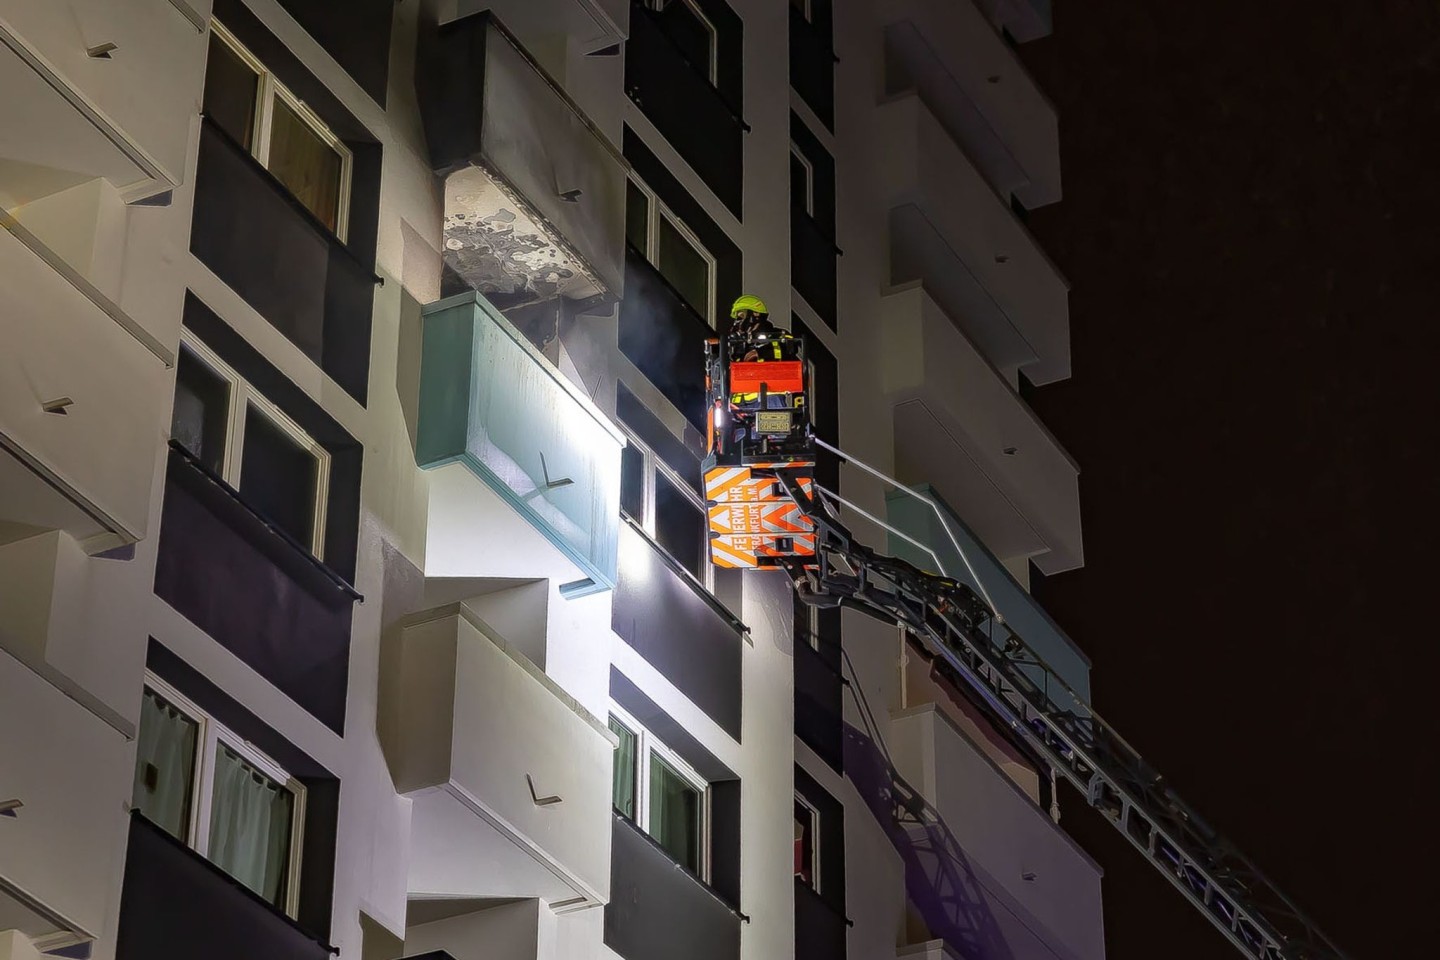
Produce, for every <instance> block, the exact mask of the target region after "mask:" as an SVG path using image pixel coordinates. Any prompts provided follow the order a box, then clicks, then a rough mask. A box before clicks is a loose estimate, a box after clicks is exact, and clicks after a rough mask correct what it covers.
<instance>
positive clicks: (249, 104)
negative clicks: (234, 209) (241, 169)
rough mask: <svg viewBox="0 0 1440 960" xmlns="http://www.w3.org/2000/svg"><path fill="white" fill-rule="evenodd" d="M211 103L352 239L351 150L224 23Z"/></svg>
mask: <svg viewBox="0 0 1440 960" xmlns="http://www.w3.org/2000/svg"><path fill="white" fill-rule="evenodd" d="M204 109H205V114H206V115H207V116H208V117H209V118H210V119H211V120H212V121H214V122H215V124H216V125H217V126H219V127H220V129H222V130H224V131H225V132H226V133H227V134H229V135H230V137H231V139H233V140H234V141H235V142H236V143H238V144H240V146H242V147H243V148H245V149H246V150H249V151H250V154H251V155H252V156H253V157H254V158H255V159H256V160H258V161H259V162H260V163H261V164H262V165H263V166H264V167H265V169H267V170H269V171H270V172H271V173H272V174H274V176H275V179H277V180H279V181H280V182H281V183H282V184H284V185H285V188H286V189H287V190H289V191H290V193H291V194H293V195H294V197H295V199H297V200H299V201H300V203H301V204H302V205H303V206H304V207H305V209H307V210H309V211H310V212H311V213H313V214H314V215H315V216H316V217H317V218H318V219H319V220H320V222H321V223H323V224H324V225H325V226H326V227H327V228H328V229H329V230H330V231H331V232H333V233H334V234H335V235H336V236H337V237H339V238H340V239H342V240H343V239H345V231H346V227H347V225H348V224H347V219H348V214H349V209H348V208H349V203H348V199H349V194H350V167H351V163H350V151H349V150H348V149H347V148H346V146H345V144H344V143H342V142H341V141H340V138H339V137H337V136H335V134H333V133H331V132H330V128H329V127H327V126H326V125H325V123H324V122H323V121H322V120H321V119H320V118H319V117H317V116H316V115H315V113H314V112H313V111H312V110H311V109H310V108H309V107H307V106H305V104H304V103H302V102H301V101H300V99H299V98H298V97H296V96H295V95H294V94H293V93H291V92H290V91H289V90H287V89H286V88H285V86H284V85H283V84H281V83H280V81H279V80H277V79H276V78H275V76H274V74H272V73H270V71H268V70H266V69H265V66H264V64H262V63H261V62H260V61H259V60H257V59H256V58H255V56H254V55H253V54H251V53H250V51H248V50H246V49H245V47H244V45H242V44H241V43H240V41H239V40H237V39H235V37H234V36H233V35H232V34H231V33H230V31H228V30H226V29H225V28H224V27H223V26H221V25H220V24H219V23H214V24H213V26H212V29H211V33H210V55H209V62H208V65H207V66H206V70H205V101H204Z"/></svg>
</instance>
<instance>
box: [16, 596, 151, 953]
mask: <svg viewBox="0 0 1440 960" xmlns="http://www.w3.org/2000/svg"><path fill="white" fill-rule="evenodd" d="M12 626H13V621H11V620H10V619H9V618H8V617H5V616H4V615H3V614H0V633H3V632H7V631H8V629H9V628H10V627H12ZM133 763H134V754H133V750H132V749H131V747H130V746H129V744H127V743H126V740H125V737H124V735H122V734H121V733H119V732H118V731H116V730H115V729H112V728H111V727H109V726H107V725H106V724H104V723H102V722H101V721H100V720H98V719H96V718H95V717H94V716H92V715H91V714H90V713H88V712H86V711H85V710H84V709H82V708H81V707H80V706H79V705H77V704H76V703H75V702H74V701H72V700H71V699H69V698H68V697H66V695H65V694H64V693H62V692H61V691H60V690H58V689H56V688H55V687H54V686H52V685H51V684H49V683H47V682H46V681H45V680H43V679H41V677H40V676H38V675H37V674H36V673H34V672H32V671H31V670H28V669H26V668H25V667H24V666H22V665H20V664H19V663H17V662H16V661H15V660H12V659H11V658H10V657H9V656H7V655H6V654H5V653H4V652H0V804H5V805H8V804H9V803H10V802H11V801H19V803H20V805H19V806H16V807H13V808H11V810H10V814H8V815H5V816H0V917H3V918H4V919H5V921H6V923H5V925H6V926H7V927H10V926H12V925H13V926H16V927H19V929H21V930H22V931H23V932H25V933H26V935H27V936H28V937H30V938H32V939H34V940H36V941H37V943H38V944H40V945H42V946H43V947H44V949H46V950H52V949H55V950H58V949H60V948H62V947H65V946H68V945H72V944H76V943H82V942H84V941H86V940H89V939H92V938H94V937H100V936H104V935H105V934H106V933H107V929H106V928H107V927H108V925H109V920H108V918H109V916H110V910H111V902H112V901H111V897H112V895H113V883H114V877H115V874H116V872H117V871H118V869H119V861H120V854H121V850H122V848H123V845H124V842H125V840H124V838H125V827H126V824H125V819H126V818H125V809H124V808H125V803H126V801H127V800H129V799H130V790H131V785H132V781H133V776H134V767H133Z"/></svg>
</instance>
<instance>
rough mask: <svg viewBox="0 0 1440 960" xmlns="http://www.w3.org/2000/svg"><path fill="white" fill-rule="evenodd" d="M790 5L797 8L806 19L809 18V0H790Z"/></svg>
mask: <svg viewBox="0 0 1440 960" xmlns="http://www.w3.org/2000/svg"><path fill="white" fill-rule="evenodd" d="M790 6H792V7H794V8H795V9H796V10H799V11H800V15H801V16H803V17H804V18H805V19H806V20H809V19H810V0H790Z"/></svg>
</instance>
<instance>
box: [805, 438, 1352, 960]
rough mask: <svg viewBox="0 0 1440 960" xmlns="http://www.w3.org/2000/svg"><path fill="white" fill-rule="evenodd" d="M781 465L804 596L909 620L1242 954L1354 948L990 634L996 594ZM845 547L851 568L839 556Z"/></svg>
mask: <svg viewBox="0 0 1440 960" xmlns="http://www.w3.org/2000/svg"><path fill="white" fill-rule="evenodd" d="M826 447H827V449H830V450H831V451H832V452H834V453H837V454H839V455H840V456H841V457H844V458H845V459H846V460H848V461H850V462H851V463H857V462H856V461H854V460H853V458H850V457H847V456H846V455H845V454H844V453H842V452H841V451H839V450H836V449H835V448H833V447H829V445H828V444H827V445H826ZM860 466H861V467H862V469H866V470H867V471H869V472H875V473H876V475H877V476H880V477H881V478H882V479H884V480H886V481H887V482H888V483H891V484H893V485H894V486H895V487H896V488H897V489H906V488H904V487H902V486H901V485H900V484H898V483H896V482H895V481H893V480H891V479H890V478H888V477H884V475H883V474H879V473H878V472H877V471H874V470H873V468H866V467H864V465H863V464H860ZM777 475H778V479H779V481H780V482H781V484H782V485H783V487H784V489H785V491H786V493H787V494H788V495H789V496H790V497H791V499H793V500H794V501H795V503H796V505H797V506H799V508H800V510H801V511H802V512H803V513H804V514H805V516H806V517H807V518H808V519H809V520H810V521H811V522H812V523H813V524H814V525H815V531H816V552H817V555H816V557H815V558H813V559H811V560H810V561H809V569H806V565H805V564H804V563H802V562H801V561H799V560H798V559H797V560H795V561H793V562H791V563H788V564H786V571H787V572H788V573H789V575H790V577H791V579H792V581H793V583H794V586H795V589H796V591H797V593H798V594H799V596H800V599H801V600H803V601H804V602H806V603H809V604H812V605H817V606H845V607H851V608H854V609H859V610H861V611H863V612H865V613H867V614H870V615H871V616H874V617H876V618H878V619H881V620H883V621H886V622H889V623H898V624H900V625H901V626H902V627H904V628H905V629H906V630H907V631H908V632H909V633H910V634H911V635H913V636H914V637H915V638H917V639H918V640H919V642H920V643H921V644H922V645H923V646H924V647H925V648H926V650H927V651H928V652H929V653H930V654H931V655H932V656H935V657H937V658H940V659H943V660H944V661H945V662H946V663H948V664H949V665H950V666H951V667H952V668H953V669H954V670H955V671H956V673H958V674H959V676H960V677H961V678H962V679H963V680H964V681H965V682H966V683H967V684H968V685H969V686H970V687H971V688H972V689H973V691H974V692H975V693H976V694H978V695H979V696H980V698H981V699H982V700H983V701H984V702H985V703H986V704H987V705H988V706H989V707H990V709H991V710H993V711H994V712H995V713H996V714H998V716H999V718H1000V719H1001V720H1002V721H1003V722H1004V723H1006V724H1008V725H1009V727H1010V728H1011V729H1012V730H1013V731H1014V732H1015V733H1016V734H1017V735H1018V736H1020V737H1021V738H1022V739H1023V740H1024V741H1025V742H1027V743H1028V744H1029V746H1030V747H1031V748H1032V749H1034V750H1035V751H1037V752H1038V754H1039V755H1040V756H1041V757H1043V758H1044V759H1045V761H1046V762H1047V763H1049V764H1050V766H1051V767H1052V768H1053V769H1054V770H1056V771H1058V772H1059V773H1060V774H1061V775H1062V776H1064V777H1065V779H1067V780H1069V781H1070V783H1071V784H1073V785H1074V786H1075V788H1076V789H1078V790H1079V791H1080V793H1081V794H1082V795H1083V796H1084V797H1085V798H1086V801H1087V802H1088V803H1089V804H1090V806H1092V807H1094V808H1095V809H1096V810H1099V811H1100V812H1101V813H1102V814H1103V815H1104V817H1105V819H1106V820H1108V821H1109V822H1110V824H1111V825H1112V826H1114V827H1115V829H1117V830H1118V831H1120V834H1121V835H1122V836H1123V837H1125V839H1127V840H1128V841H1130V844H1131V845H1132V846H1134V847H1135V849H1136V850H1138V851H1139V852H1140V854H1141V855H1142V856H1143V857H1145V858H1146V860H1148V861H1149V862H1150V864H1151V865H1152V866H1153V867H1155V869H1156V870H1157V871H1159V873H1160V875H1161V876H1163V877H1165V879H1166V880H1168V881H1169V882H1170V883H1171V885H1172V886H1174V887H1175V888H1176V889H1177V890H1179V891H1180V893H1181V894H1182V895H1183V896H1184V897H1185V898H1186V899H1187V900H1189V901H1190V903H1191V904H1192V905H1193V906H1194V907H1195V908H1196V909H1197V910H1199V911H1200V912H1201V913H1202V914H1204V915H1205V916H1206V917H1207V918H1209V920H1210V922H1211V923H1213V924H1214V925H1215V927H1216V928H1217V929H1218V930H1219V931H1220V932H1221V934H1223V935H1224V936H1225V938H1226V939H1227V940H1229V941H1230V943H1231V944H1233V945H1234V946H1235V948H1236V949H1238V950H1239V951H1240V953H1241V954H1243V955H1244V956H1246V957H1250V958H1253V960H1348V958H1347V957H1346V956H1345V954H1343V953H1342V952H1341V951H1340V950H1339V948H1337V947H1336V946H1335V945H1334V944H1332V943H1331V942H1330V941H1329V940H1328V939H1326V937H1325V935H1324V934H1323V933H1321V932H1320V930H1319V928H1318V927H1317V926H1316V925H1315V924H1314V922H1312V921H1311V920H1310V919H1309V918H1307V917H1306V916H1305V915H1304V914H1303V913H1301V911H1300V910H1299V908H1298V907H1296V906H1295V905H1294V904H1293V903H1291V902H1290V900H1289V899H1288V898H1287V897H1286V896H1285V895H1284V894H1283V893H1281V892H1280V890H1279V889H1277V888H1276V887H1275V885H1274V884H1272V883H1271V882H1270V881H1269V880H1268V879H1267V878H1266V877H1265V876H1264V875H1263V874H1262V873H1261V872H1260V871H1259V870H1258V869H1257V868H1256V867H1255V866H1254V865H1253V864H1251V863H1250V862H1249V861H1248V860H1246V859H1245V858H1244V857H1243V856H1241V855H1240V853H1239V852H1238V851H1237V850H1236V849H1235V848H1234V847H1233V846H1232V845H1231V844H1230V843H1228V842H1227V841H1226V840H1224V838H1222V837H1220V836H1219V835H1218V834H1217V833H1216V832H1215V831H1214V830H1212V829H1211V828H1210V827H1208V826H1207V825H1206V824H1205V823H1204V821H1202V820H1201V819H1200V818H1199V817H1198V816H1197V815H1196V814H1195V812H1194V811H1192V810H1191V809H1190V808H1189V807H1188V806H1186V805H1185V803H1184V802H1183V801H1181V799H1180V798H1179V797H1178V796H1176V794H1175V793H1174V791H1172V790H1171V789H1170V788H1169V787H1168V786H1167V785H1166V784H1165V782H1164V780H1163V779H1162V778H1161V776H1160V775H1159V773H1158V772H1156V771H1155V770H1154V769H1153V768H1151V767H1150V766H1149V765H1148V764H1147V763H1146V762H1145V761H1144V759H1142V758H1141V756H1140V755H1139V753H1137V752H1136V751H1135V750H1134V748H1132V747H1131V746H1130V745H1129V744H1128V743H1126V742H1125V740H1124V739H1123V738H1122V737H1121V736H1120V735H1119V734H1118V733H1116V732H1115V731H1114V730H1113V729H1112V728H1111V727H1110V726H1109V725H1108V724H1106V723H1105V722H1104V721H1103V720H1102V719H1101V718H1100V716H1099V714H1097V713H1096V712H1095V711H1094V710H1093V709H1092V708H1091V707H1090V706H1089V704H1087V703H1086V702H1085V701H1084V699H1083V698H1082V697H1080V696H1079V694H1077V693H1076V692H1075V691H1074V690H1072V689H1071V688H1070V686H1069V685H1068V684H1067V683H1066V682H1065V681H1064V679H1062V678H1061V677H1060V675H1059V674H1057V673H1056V672H1055V671H1054V670H1053V669H1051V668H1050V667H1049V665H1047V664H1046V663H1045V662H1044V660H1043V659H1041V658H1040V657H1039V656H1038V655H1037V654H1035V653H1034V652H1033V651H1032V650H1030V649H1029V648H1028V647H1027V646H1026V645H1025V644H1024V642H1023V641H1022V640H1020V639H1019V638H1018V637H1016V636H1015V635H1014V634H1013V632H1011V631H1005V632H1006V638H1005V641H1004V643H1003V645H997V644H996V643H995V642H993V641H992V639H991V637H992V634H991V633H990V628H991V626H992V625H993V624H995V623H996V622H998V620H999V617H998V614H997V612H996V611H995V610H994V608H993V605H992V604H990V603H989V602H988V597H987V599H986V600H982V599H981V598H980V597H978V596H976V595H975V594H974V593H972V592H971V591H970V589H969V588H968V587H967V586H966V585H964V584H961V583H957V582H956V581H954V580H950V579H947V578H945V577H941V576H936V575H933V574H929V573H926V572H924V571H922V570H919V569H918V568H916V567H914V566H912V565H911V564H909V563H907V562H905V561H903V560H899V559H896V558H892V557H886V556H883V555H881V554H879V553H877V552H876V551H874V550H872V549H870V548H869V547H866V546H864V545H863V544H860V543H859V542H858V541H856V540H855V538H854V537H853V536H852V535H851V533H850V531H849V530H847V529H846V528H845V527H844V525H842V524H841V523H840V521H839V520H838V519H836V518H835V517H834V516H832V515H831V514H830V512H829V511H828V510H827V509H826V508H825V507H824V505H823V504H822V503H821V501H820V500H819V499H817V498H814V497H812V496H811V495H809V494H807V493H806V491H805V490H804V489H802V487H801V486H800V484H799V483H798V482H797V480H796V478H795V477H794V476H791V475H790V474H789V473H787V472H786V471H783V470H782V471H777ZM941 520H942V523H943V522H944V518H943V516H942V518H941ZM947 532H949V531H948V528H947ZM952 540H953V534H952ZM956 548H957V549H958V548H959V545H958V543H957V544H956ZM961 557H962V559H963V558H964V552H963V551H961ZM837 559H839V560H843V561H844V566H845V567H847V568H848V570H842V569H839V568H837V566H836V563H835V561H836V560H837ZM965 563H966V565H967V567H968V566H969V561H968V560H966V561H965ZM972 576H974V573H973V570H972ZM976 583H977V584H979V583H980V581H979V578H978V577H976ZM981 590H982V592H983V590H984V587H983V585H981Z"/></svg>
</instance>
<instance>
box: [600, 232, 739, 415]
mask: <svg viewBox="0 0 1440 960" xmlns="http://www.w3.org/2000/svg"><path fill="white" fill-rule="evenodd" d="M715 335H716V334H715V330H714V328H713V327H711V326H710V324H708V323H706V322H705V318H704V317H702V316H700V314H698V313H696V312H695V310H694V308H693V307H691V306H690V305H689V304H688V303H686V302H685V300H684V298H683V297H681V296H680V294H679V293H678V292H677V291H676V290H675V288H674V287H672V286H670V284H669V283H667V282H666V280H665V278H664V277H663V276H661V275H660V271H659V270H657V269H655V267H654V266H652V265H651V263H650V262H649V261H648V260H646V259H645V257H644V255H643V254H641V253H640V251H639V250H636V249H635V248H634V247H632V246H629V245H627V246H626V247H625V299H624V300H623V301H621V303H620V335H619V341H620V352H621V353H622V354H624V355H625V358H626V359H627V360H629V361H630V362H631V363H633V364H635V368H636V369H637V370H639V371H640V372H641V373H643V374H644V375H645V378H646V379H647V380H649V381H650V382H651V383H653V384H654V385H655V386H656V388H658V389H659V391H660V392H661V393H662V394H664V395H665V399H667V400H669V401H670V402H671V403H672V404H674V405H675V409H677V410H679V411H680V412H681V413H682V414H683V415H684V416H685V418H686V419H687V420H689V421H690V423H691V424H692V425H693V426H694V427H695V429H696V430H699V431H701V432H702V433H703V432H704V430H705V384H704V381H703V379H702V378H701V377H699V376H697V375H696V371H698V370H699V369H700V367H701V365H702V364H703V360H702V359H701V358H703V357H704V356H705V341H706V339H708V338H709V337H713V336H715Z"/></svg>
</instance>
